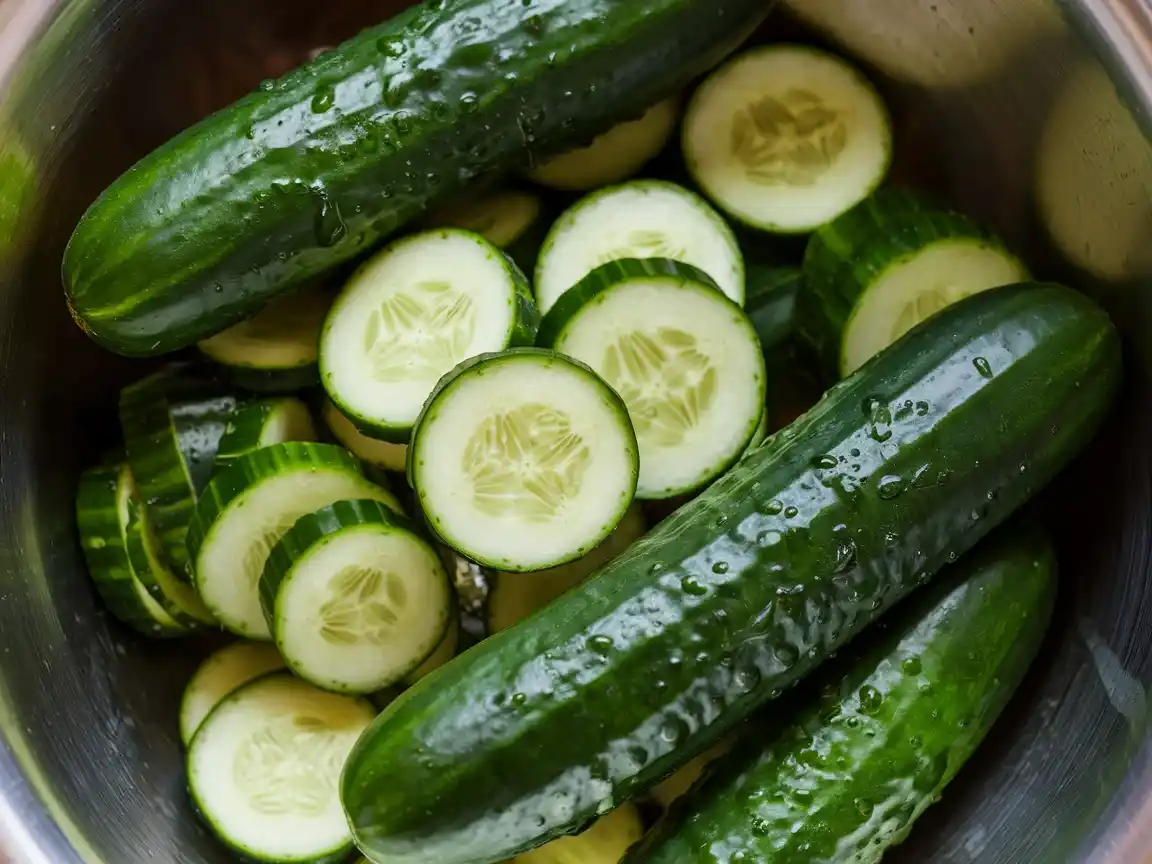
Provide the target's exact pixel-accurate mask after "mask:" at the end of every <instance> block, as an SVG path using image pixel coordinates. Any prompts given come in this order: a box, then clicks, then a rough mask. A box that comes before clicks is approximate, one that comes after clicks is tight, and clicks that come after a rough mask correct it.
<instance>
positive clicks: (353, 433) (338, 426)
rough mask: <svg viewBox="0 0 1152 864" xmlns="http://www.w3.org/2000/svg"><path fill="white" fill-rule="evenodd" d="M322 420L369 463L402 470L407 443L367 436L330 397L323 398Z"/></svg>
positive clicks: (378, 466) (338, 439)
mask: <svg viewBox="0 0 1152 864" xmlns="http://www.w3.org/2000/svg"><path fill="white" fill-rule="evenodd" d="M324 422H325V423H327V424H328V428H329V429H331V430H332V434H333V435H335V436H336V440H337V441H339V442H340V443H341V444H343V445H344V446H345V447H347V448H348V449H349V450H351V451H352V453H353V454H355V455H356V456H357V457H358V458H360V459H362V460H364V461H365V462H367V463H368V464H369V465H375V466H376V467H377V468H384V469H386V470H388V471H398V472H401V473H402V472H403V471H404V462H405V460H406V459H407V458H408V445H407V444H393V443H392V442H391V441H378V440H377V439H375V438H369V437H368V436H367V435H365V434H364V433H363V432H361V431H360V430H359V429H357V428H356V426H355V424H353V422H352V421H351V420H349V419H348V418H347V417H345V416H344V415H343V414H341V413H340V409H339V408H337V407H336V405H335V404H333V402H332V400H331V399H325V400H324Z"/></svg>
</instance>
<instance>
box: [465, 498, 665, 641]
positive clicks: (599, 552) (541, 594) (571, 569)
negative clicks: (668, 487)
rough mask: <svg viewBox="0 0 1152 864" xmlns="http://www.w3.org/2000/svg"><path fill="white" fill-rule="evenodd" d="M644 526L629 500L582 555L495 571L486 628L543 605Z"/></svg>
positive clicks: (505, 623) (619, 549) (497, 627)
mask: <svg viewBox="0 0 1152 864" xmlns="http://www.w3.org/2000/svg"><path fill="white" fill-rule="evenodd" d="M647 530H648V527H647V526H646V525H645V524H644V513H643V512H642V511H641V509H640V506H639V505H638V504H633V505H632V506H631V507H629V508H628V512H627V513H625V514H624V518H623V519H621V520H620V524H619V525H617V526H616V530H614V531H613V532H612V533H611V534H609V535H608V539H606V540H605V541H604V542H603V543H601V544H600V545H599V546H597V547H596V548H595V549H593V550H592V551H591V552H589V553H588V554H587V555H585V556H584V557H582V558H577V559H576V560H575V561H572V562H570V563H568V564H561V565H560V566H559V567H552V568H549V569H548V570H538V571H537V572H535V573H497V574H495V580H494V584H493V586H492V588H491V590H490V591H489V594H488V632H489V633H490V634H491V633H496V632H497V631H499V630H503V629H505V628H506V627H511V626H512V625H513V624H515V623H516V622H517V621H519V620H521V619H522V618H527V617H528V616H529V615H531V614H532V613H533V612H535V611H536V610H537V609H539V608H541V607H542V606H547V605H548V604H549V603H551V602H552V601H553V600H555V599H556V598H557V597H559V596H560V595H561V594H563V593H564V592H565V591H567V590H568V589H569V588H571V587H572V586H573V585H576V584H578V583H580V582H583V581H584V580H585V579H586V578H587V577H588V576H590V575H592V574H593V573H595V572H596V571H597V570H599V569H600V568H601V567H603V566H604V565H605V564H607V563H608V562H609V561H611V560H612V559H613V558H615V557H616V556H617V555H619V554H620V553H621V552H623V551H624V550H625V549H627V548H628V547H629V546H631V545H632V544H633V543H634V542H635V541H637V540H639V539H640V538H641V537H643V536H644V532H645V531H647Z"/></svg>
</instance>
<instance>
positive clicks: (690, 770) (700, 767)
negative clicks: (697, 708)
mask: <svg viewBox="0 0 1152 864" xmlns="http://www.w3.org/2000/svg"><path fill="white" fill-rule="evenodd" d="M750 722H752V721H747V722H746V723H744V724H743V725H745V726H746V725H748V723H750ZM737 740H739V735H738V733H737V732H736V731H733V732H729V733H728V734H727V735H725V736H724V737H723V738H721V739H720V740H719V741H718V742H716V743H715V744H714V745H712V747H710V748H709V749H707V750H705V751H704V752H703V753H701V754H700V755H699V756H697V757H696V758H695V759H693V760H692V761H691V762H689V763H688V764H687V765H682V766H680V768H679V769H678V770H677V771H676V773H675V774H672V775H671V776H669V777H665V778H664V779H663V780H661V781H660V782H659V783H657V784H656V785H655V786H653V787H652V788H651V789H649V790H648V795H649V796H650V797H651V798H652V799H653V800H654V801H655V802H656V803H657V804H659V805H660V806H661V807H663V808H664V809H665V810H667V809H668V808H669V807H671V806H672V804H673V803H674V802H675V801H677V800H679V799H680V798H682V797H684V795H685V794H686V793H687V792H688V790H689V789H691V788H692V787H693V786H694V785H695V784H696V781H697V780H699V779H700V778H701V777H702V776H703V775H704V772H705V771H707V770H708V766H709V765H711V764H712V763H713V762H715V761H716V760H717V759H719V758H720V757H721V756H723V755H724V754H725V753H727V752H728V751H729V750H731V749H732V747H733V746H734V745H735V744H736V742H737Z"/></svg>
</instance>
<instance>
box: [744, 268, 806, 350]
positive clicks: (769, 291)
mask: <svg viewBox="0 0 1152 864" xmlns="http://www.w3.org/2000/svg"><path fill="white" fill-rule="evenodd" d="M802 280H803V274H802V271H801V270H800V268H799V267H764V266H760V265H757V266H750V267H749V268H748V283H747V284H748V294H747V297H746V299H745V301H744V311H745V312H746V313H747V314H748V318H749V319H750V320H751V321H752V326H753V327H755V328H756V335H757V336H759V337H760V346H761V347H762V348H763V349H764V353H765V354H766V355H767V354H768V353H769V352H770V351H772V349H774V348H776V346H778V345H780V344H782V343H783V342H785V341H787V340H788V339H789V338H790V337H791V336H792V327H793V323H794V319H795V314H796V296H797V294H798V293H799V291H800V284H801V282H802Z"/></svg>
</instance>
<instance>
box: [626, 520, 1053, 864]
mask: <svg viewBox="0 0 1152 864" xmlns="http://www.w3.org/2000/svg"><path fill="white" fill-rule="evenodd" d="M1016 528H1017V529H1018V530H1019V533H1013V534H1008V533H1006V532H1005V531H1001V532H999V533H998V534H997V536H996V537H995V538H989V540H988V541H987V542H986V543H984V544H982V545H981V546H980V547H979V548H978V549H977V550H975V551H973V552H972V553H971V554H970V555H969V556H966V557H965V558H964V559H963V561H962V562H961V563H959V564H957V565H956V566H955V567H952V568H949V571H950V572H948V573H947V574H942V577H941V580H940V582H939V583H937V584H935V585H933V586H931V587H929V588H928V589H925V591H924V592H923V594H917V595H916V596H914V597H912V598H910V600H909V602H908V604H906V605H905V606H902V607H901V608H900V609H898V610H896V612H895V613H894V614H895V618H894V620H892V621H891V623H889V622H888V619H885V621H884V623H882V624H881V625H880V627H881V628H883V629H882V631H881V632H880V633H878V634H877V638H876V639H869V640H867V644H866V646H864V647H863V648H862V649H861V650H856V651H853V652H852V653H853V655H854V656H853V657H852V658H845V659H844V660H843V661H837V662H836V664H835V668H834V669H829V670H827V671H828V672H829V673H836V674H835V675H829V676H827V677H826V680H827V682H828V683H827V689H826V691H825V693H824V695H823V696H822V698H820V699H819V700H817V701H816V702H815V703H811V704H806V705H805V706H803V707H802V708H801V709H800V710H799V711H797V712H795V713H794V714H793V715H792V716H791V717H784V718H780V721H779V722H777V723H775V724H774V725H773V727H769V728H766V729H760V730H757V731H756V732H755V733H754V734H753V735H751V736H749V737H748V739H746V740H745V741H744V742H743V743H742V744H741V745H740V746H738V747H737V748H736V750H735V751H733V753H731V754H729V755H728V756H727V757H725V758H723V759H722V760H721V761H720V762H718V763H717V765H716V767H715V770H714V771H713V772H712V773H711V774H710V775H709V777H708V778H707V779H706V780H705V781H704V782H703V783H702V784H701V785H698V786H697V787H696V788H695V789H694V790H693V791H692V792H691V793H689V795H688V797H687V798H686V799H684V800H682V801H681V802H680V805H679V806H678V807H677V808H676V809H675V810H674V811H673V812H671V813H670V814H668V815H667V816H666V817H665V818H664V819H663V820H661V821H660V822H659V823H658V824H657V826H656V828H655V829H654V830H653V832H652V833H651V834H650V835H649V836H648V837H647V838H646V839H645V841H644V843H642V844H641V845H639V846H637V847H635V848H634V849H633V850H632V852H631V853H630V855H629V857H627V858H626V859H625V861H626V862H634V864H638V862H646V864H728V862H734V861H739V860H747V861H763V862H772V864H816V862H835V861H842V860H846V856H847V855H848V854H849V853H853V857H852V858H851V860H852V861H853V862H855V864H871V862H875V861H877V860H879V859H880V857H881V856H882V855H883V854H884V852H885V851H886V850H887V849H888V848H889V847H890V846H893V845H895V844H897V843H900V842H902V841H903V840H904V838H905V837H906V836H907V835H908V832H909V831H910V830H911V827H912V824H913V823H914V822H915V820H916V819H917V818H918V817H919V816H920V814H921V813H922V812H923V811H924V810H925V809H926V808H927V807H928V806H930V805H931V804H932V803H933V802H934V801H936V800H937V799H938V798H939V795H940V793H941V791H942V790H943V789H944V787H945V786H946V785H947V784H948V783H949V781H951V779H952V778H953V777H954V776H955V775H956V772H957V771H959V770H960V768H961V766H963V765H964V763H965V762H966V761H967V760H968V759H969V757H971V755H972V753H973V752H974V751H975V750H976V748H977V747H978V746H979V744H980V742H981V741H982V740H983V739H984V737H985V735H986V734H987V733H988V731H989V729H990V728H991V726H992V724H993V723H994V722H995V721H996V718H997V717H998V716H999V714H1000V712H1001V711H1002V710H1003V709H1004V706H1005V705H1006V704H1007V703H1008V700H1009V699H1010V698H1011V696H1012V694H1013V692H1014V691H1015V690H1016V687H1017V686H1018V685H1019V683H1020V681H1021V679H1022V678H1023V677H1024V673H1025V672H1026V671H1027V669H1028V666H1029V665H1030V664H1031V662H1032V660H1033V659H1034V658H1035V656H1036V653H1037V651H1038V650H1039V648H1040V643H1041V641H1042V639H1043V636H1044V633H1045V631H1046V629H1047V625H1048V622H1049V619H1050V617H1051V613H1052V607H1053V603H1054V600H1055V592H1056V560H1055V557H1054V553H1053V551H1052V547H1051V545H1050V544H1049V543H1048V540H1047V538H1046V537H1045V536H1044V535H1043V533H1041V532H1040V531H1039V530H1038V529H1037V528H1036V527H1035V526H1025V527H1020V526H1018V525H1017V526H1016ZM821 677H822V679H823V678H825V676H821ZM866 687H870V688H872V689H873V690H875V691H876V692H878V693H879V694H881V696H882V698H883V701H882V702H881V703H880V707H879V708H878V709H876V710H871V709H870V708H868V707H867V706H865V705H862V704H861V699H860V694H861V693H862V692H868V691H865V690H864V688H866ZM915 741H918V742H919V743H918V744H917V743H913V742H915ZM814 769H815V770H816V771H818V772H819V783H818V784H817V785H816V786H813V776H812V772H813V770H814ZM905 783H907V785H904V784H905ZM879 790H890V794H886V795H883V797H882V798H881V799H880V800H871V801H869V798H870V797H871V796H875V795H877V793H878V791H879ZM859 801H865V802H867V804H868V809H867V810H866V811H865V812H864V813H861V812H860V810H859V809H857V807H858V805H857V802H859ZM872 807H876V808H877V811H880V810H881V808H882V812H883V813H884V814H885V817H886V818H877V817H876V816H874V811H873V810H872ZM890 820H895V822H896V824H895V825H891V822H890ZM885 824H887V825H888V828H887V830H882V829H881V826H882V825H885ZM853 836H855V837H857V838H858V839H857V842H855V843H854V844H851V845H848V841H847V838H849V837H853ZM741 853H742V854H743V856H744V857H743V859H741V858H739V857H734V856H738V855H740V854H741Z"/></svg>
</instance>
